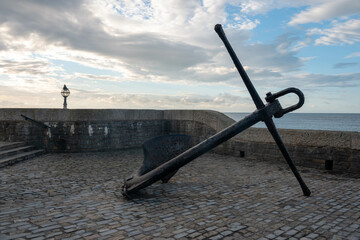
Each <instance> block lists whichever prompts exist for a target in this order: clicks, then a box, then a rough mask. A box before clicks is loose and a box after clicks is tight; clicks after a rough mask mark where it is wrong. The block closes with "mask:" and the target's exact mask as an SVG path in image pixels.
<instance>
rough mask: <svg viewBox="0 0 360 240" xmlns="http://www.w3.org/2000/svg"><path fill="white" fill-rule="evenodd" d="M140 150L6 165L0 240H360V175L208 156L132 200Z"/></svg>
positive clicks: (0, 187) (0, 181)
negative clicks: (129, 189) (125, 188)
mask: <svg viewBox="0 0 360 240" xmlns="http://www.w3.org/2000/svg"><path fill="white" fill-rule="evenodd" d="M142 158H143V155H142V151H141V149H133V150H124V151H113V152H96V153H71V154H70V153H69V154H68V153H60V154H46V155H43V156H40V157H36V158H34V159H32V160H28V161H25V162H21V163H18V164H16V165H13V166H8V167H5V168H2V169H1V170H0V239H3V240H4V239H278V240H279V239H303V240H307V239H360V178H359V176H354V175H352V176H349V175H344V174H334V173H327V172H325V171H322V170H318V169H309V168H301V167H299V170H300V172H301V174H302V177H303V178H304V180H305V182H306V183H307V185H308V186H309V187H310V189H311V191H312V196H311V197H304V196H303V195H302V191H301V189H300V187H299V186H298V183H297V181H296V179H295V177H294V176H293V175H292V173H291V172H290V171H289V169H288V166H287V164H286V163H285V161H279V162H278V163H274V162H261V161H250V160H246V159H244V158H237V157H230V156H223V155H216V154H206V155H204V156H202V157H200V158H198V159H196V160H195V161H193V162H192V163H190V164H189V165H187V166H185V167H183V168H181V169H180V170H179V171H178V173H177V174H176V175H175V176H174V177H173V178H172V179H171V180H170V182H169V183H167V184H161V183H156V184H155V185H152V186H149V187H148V188H146V189H144V190H142V191H140V192H139V194H138V195H137V196H136V197H135V198H133V199H132V200H127V199H124V198H123V197H122V195H121V186H122V183H123V179H124V178H125V177H126V176H128V175H129V174H130V173H131V172H132V171H135V170H136V169H137V168H138V167H139V166H140V164H141V161H142Z"/></svg>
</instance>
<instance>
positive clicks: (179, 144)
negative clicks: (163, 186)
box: [131, 134, 191, 183]
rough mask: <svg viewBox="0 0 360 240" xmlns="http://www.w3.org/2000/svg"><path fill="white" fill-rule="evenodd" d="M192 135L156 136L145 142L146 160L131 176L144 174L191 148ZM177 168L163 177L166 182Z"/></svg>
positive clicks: (162, 179)
mask: <svg viewBox="0 0 360 240" xmlns="http://www.w3.org/2000/svg"><path fill="white" fill-rule="evenodd" d="M190 140H191V137H190V136H188V135H183V134H176V135H165V136H159V137H155V138H153V139H150V140H148V141H146V142H145V143H144V144H143V152H144V161H143V163H142V165H141V167H140V168H139V170H138V171H137V172H136V173H134V175H133V176H132V177H131V178H134V177H138V176H141V175H144V174H146V173H148V172H150V171H151V170H153V169H155V168H157V167H158V166H160V165H161V164H163V163H165V162H167V161H169V160H171V159H173V158H174V157H176V156H178V155H179V154H181V153H183V152H184V151H186V150H187V149H189V148H190V146H191V144H190ZM176 172H177V170H175V171H173V172H171V173H169V174H168V175H166V176H164V177H163V178H161V181H162V182H164V183H166V182H168V181H169V180H170V178H171V177H172V176H174V175H175V173H176Z"/></svg>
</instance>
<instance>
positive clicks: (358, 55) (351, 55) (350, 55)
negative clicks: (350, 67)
mask: <svg viewBox="0 0 360 240" xmlns="http://www.w3.org/2000/svg"><path fill="white" fill-rule="evenodd" d="M356 57H360V52H354V53H351V54H349V55H347V56H346V57H345V58H356Z"/></svg>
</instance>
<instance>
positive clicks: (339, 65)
mask: <svg viewBox="0 0 360 240" xmlns="http://www.w3.org/2000/svg"><path fill="white" fill-rule="evenodd" d="M357 65H359V63H357V62H339V63H336V64H335V65H334V66H333V68H347V67H354V66H357Z"/></svg>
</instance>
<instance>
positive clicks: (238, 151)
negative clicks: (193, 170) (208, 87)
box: [164, 111, 360, 172]
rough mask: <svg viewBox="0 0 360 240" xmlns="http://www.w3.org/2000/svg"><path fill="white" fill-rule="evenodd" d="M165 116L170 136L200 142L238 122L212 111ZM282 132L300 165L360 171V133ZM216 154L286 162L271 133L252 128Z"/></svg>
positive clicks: (285, 130) (217, 150)
mask: <svg viewBox="0 0 360 240" xmlns="http://www.w3.org/2000/svg"><path fill="white" fill-rule="evenodd" d="M164 117H165V118H167V119H169V120H171V121H170V122H169V123H168V124H169V125H170V127H168V128H169V129H170V131H169V132H171V133H175V132H176V133H183V134H189V135H191V136H195V139H196V141H197V142H199V141H201V140H204V139H206V138H208V137H210V136H211V135H213V134H214V133H216V132H218V131H220V130H222V129H224V128H226V127H227V126H229V125H231V124H233V123H234V122H235V121H233V120H232V119H230V118H228V117H227V116H225V115H223V114H220V113H218V112H212V111H207V112H203V111H196V113H194V111H172V112H171V111H170V112H168V113H167V112H165V114H164ZM279 133H280V135H281V136H282V139H283V141H284V143H285V145H286V147H287V149H288V150H289V153H290V156H291V157H292V159H293V160H294V162H295V163H296V164H297V165H302V166H307V167H315V168H320V169H325V168H327V169H329V170H330V169H332V170H334V171H346V172H359V171H360V133H359V132H340V131H314V130H289V129H279ZM214 151H215V152H216V153H220V154H226V155H233V156H238V157H239V158H248V159H254V160H255V159H256V160H261V161H279V160H281V161H284V162H285V160H284V158H283V156H282V155H281V152H280V150H279V149H278V147H277V145H276V144H275V142H274V140H273V139H272V137H271V135H270V133H269V131H268V130H267V129H262V128H249V129H247V130H245V131H243V132H242V133H240V134H238V135H237V136H235V137H234V138H232V139H231V140H229V141H227V142H225V143H224V144H221V145H220V146H219V147H217V148H216V149H215V150H214Z"/></svg>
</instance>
